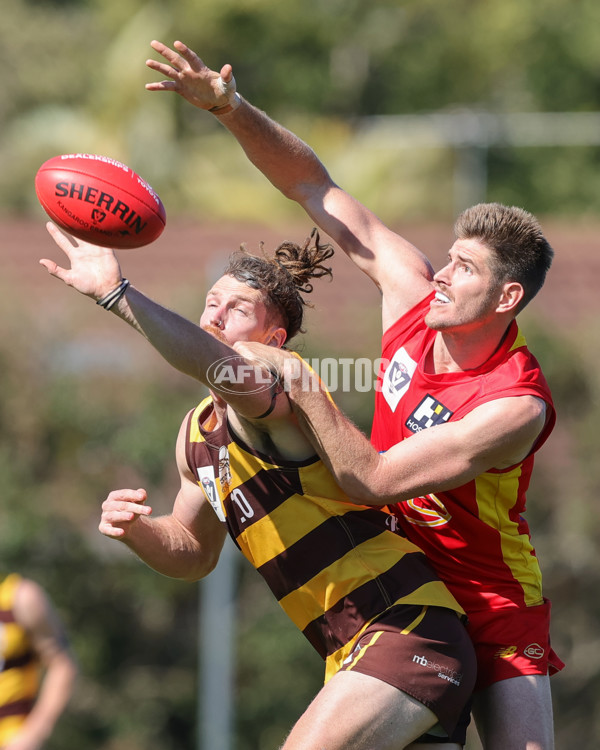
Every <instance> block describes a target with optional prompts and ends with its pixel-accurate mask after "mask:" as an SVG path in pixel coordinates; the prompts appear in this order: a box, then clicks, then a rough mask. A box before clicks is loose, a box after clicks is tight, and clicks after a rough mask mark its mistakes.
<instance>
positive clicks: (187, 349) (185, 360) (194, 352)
mask: <svg viewBox="0 0 600 750" xmlns="http://www.w3.org/2000/svg"><path fill="white" fill-rule="evenodd" d="M112 312H114V313H116V314H117V315H118V316H119V317H120V318H121V319H122V320H124V321H125V322H127V323H129V325H130V326H131V327H132V328H134V329H135V330H136V331H138V333H141V334H142V336H144V338H146V339H147V340H148V342H149V343H150V344H151V345H152V346H153V347H154V348H155V349H156V351H157V352H158V353H159V354H160V355H161V356H162V357H163V359H165V360H166V361H167V362H168V363H169V364H170V365H172V366H173V367H175V368H176V369H177V370H179V371H180V372H183V373H184V374H186V375H190V376H191V377H193V378H195V379H196V380H200V381H201V382H202V383H205V384H207V377H206V374H207V370H208V368H209V367H210V365H211V364H212V363H213V362H215V361H216V360H218V359H220V358H221V357H226V356H230V355H235V352H234V351H233V350H232V349H231V347H229V346H227V344H224V343H223V342H221V341H219V340H218V339H216V338H215V337H214V336H211V335H210V334H209V333H207V332H206V331H203V330H202V329H201V328H200V327H199V326H197V325H196V324H195V323H192V322H191V321H190V320H187V319H186V318H183V317H182V316H181V315H178V314H177V313H175V312H173V311H171V310H168V309H167V308H165V307H163V306H162V305H159V304H158V303H156V302H154V301H153V300H151V299H150V298H149V297H146V296H145V295H144V294H142V293H141V292H140V291H138V290H137V289H135V288H133V287H129V288H128V290H127V293H126V294H125V295H124V296H123V297H122V298H121V299H120V300H119V302H118V304H117V305H115V306H114V307H113V308H112Z"/></svg>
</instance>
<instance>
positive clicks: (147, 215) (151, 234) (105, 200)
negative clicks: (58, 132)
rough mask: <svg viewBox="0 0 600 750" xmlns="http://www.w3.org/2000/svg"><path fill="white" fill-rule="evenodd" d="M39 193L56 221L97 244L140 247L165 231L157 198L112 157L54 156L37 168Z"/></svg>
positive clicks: (143, 183) (89, 155)
mask: <svg viewBox="0 0 600 750" xmlns="http://www.w3.org/2000/svg"><path fill="white" fill-rule="evenodd" d="M35 191H36V193H37V197H38V199H39V201H40V203H41V204H42V207H43V208H44V210H45V211H46V213H47V214H48V216H49V217H50V218H51V219H52V221H54V222H55V223H56V224H58V225H59V226H60V227H62V228H63V229H65V230H66V231H67V232H69V233H70V234H72V235H74V236H75V237H78V238H79V239H82V240H87V242H92V243H94V244H95V245H106V246H107V247H115V248H121V249H127V248H135V247H142V246H144V245H148V244H150V243H151V242H153V241H154V240H155V239H156V238H157V237H159V236H160V234H161V232H162V231H163V229H164V228H165V222H166V212H165V208H164V206H163V204H162V201H161V199H160V198H159V197H158V195H157V194H156V193H155V192H154V190H153V189H152V188H151V187H150V185H148V183H147V182H146V181H145V180H143V179H142V178H141V177H140V176H139V175H138V174H136V173H135V172H134V171H133V170H132V169H130V168H129V167H128V166H126V165H125V164H121V162H119V161H116V160H115V159H111V158H110V157H108V156H98V155H97V154H63V155H62V156H54V157H53V158H52V159H48V161H46V162H44V163H43V164H42V166H41V167H40V168H39V170H38V172H37V174H36V176H35Z"/></svg>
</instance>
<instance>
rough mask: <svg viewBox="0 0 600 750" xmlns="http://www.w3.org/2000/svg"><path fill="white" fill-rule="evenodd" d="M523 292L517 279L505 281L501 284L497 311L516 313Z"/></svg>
mask: <svg viewBox="0 0 600 750" xmlns="http://www.w3.org/2000/svg"><path fill="white" fill-rule="evenodd" d="M524 294H525V292H524V290H523V286H522V284H520V283H519V282H518V281H507V282H506V284H503V285H502V290H501V293H500V299H499V301H498V307H497V308H496V309H497V312H500V313H510V312H512V313H516V310H517V308H518V307H519V304H520V303H521V300H522V299H523V295H524Z"/></svg>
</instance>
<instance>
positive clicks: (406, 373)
mask: <svg viewBox="0 0 600 750" xmlns="http://www.w3.org/2000/svg"><path fill="white" fill-rule="evenodd" d="M416 369H417V363H416V362H415V361H414V359H413V358H412V357H411V356H410V355H409V354H408V352H407V351H406V349H405V348H404V347H402V348H400V349H398V351H397V352H396V353H395V354H394V356H393V358H392V360H391V361H390V364H389V365H388V367H387V369H386V371H385V374H384V376H383V380H382V382H381V392H382V394H383V397H384V398H385V400H386V401H387V403H388V406H389V407H390V409H391V410H392V411H396V408H397V406H398V404H399V403H400V399H401V398H402V396H404V394H405V393H406V391H407V389H408V386H409V385H410V381H411V378H412V376H413V374H414V372H415V370H416Z"/></svg>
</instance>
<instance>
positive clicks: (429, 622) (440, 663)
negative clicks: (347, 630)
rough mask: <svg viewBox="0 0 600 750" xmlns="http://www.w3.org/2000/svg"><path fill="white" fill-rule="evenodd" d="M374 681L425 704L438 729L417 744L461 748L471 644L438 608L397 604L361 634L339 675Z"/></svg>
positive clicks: (471, 677)
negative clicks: (346, 673) (356, 674)
mask: <svg viewBox="0 0 600 750" xmlns="http://www.w3.org/2000/svg"><path fill="white" fill-rule="evenodd" d="M350 670H352V671H354V672H361V673H362V674H366V675H369V676H370V677H376V678H377V679H379V680H382V681H383V682H387V683H388V684H389V685H393V686H394V687H396V688H398V689H399V690H402V691H403V692H405V693H407V694H408V695H410V696H411V697H413V698H415V700H418V701H419V702H420V703H422V704H423V705H424V706H427V708H429V709H430V710H431V711H433V713H434V714H435V715H436V716H437V718H438V720H439V724H440V725H441V728H440V726H438V727H436V729H435V731H436V736H435V737H431V738H430V735H424V736H423V737H422V738H420V740H417V741H421V742H423V741H430V742H448V741H449V738H451V739H450V741H452V742H456V743H458V744H464V742H465V736H466V728H467V725H468V723H469V708H470V697H471V693H472V690H473V685H474V682H475V671H476V661H475V653H474V651H473V646H472V644H471V641H470V639H469V636H468V635H467V631H466V628H465V626H464V625H463V623H462V622H461V620H460V618H459V617H458V615H457V614H456V612H453V611H452V610H450V609H445V608H444V607H422V606H420V605H410V604H404V605H397V606H395V607H392V608H391V609H390V610H388V611H387V612H385V613H384V614H383V615H382V616H381V617H380V618H378V619H377V620H376V621H375V622H373V623H371V625H370V626H369V627H368V628H367V629H366V630H365V631H364V633H363V634H362V635H361V636H360V638H359V639H358V641H357V643H356V646H355V647H354V649H353V651H352V653H351V654H350V656H349V657H348V658H347V659H346V660H345V661H344V664H343V665H342V667H341V668H340V671H350Z"/></svg>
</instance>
